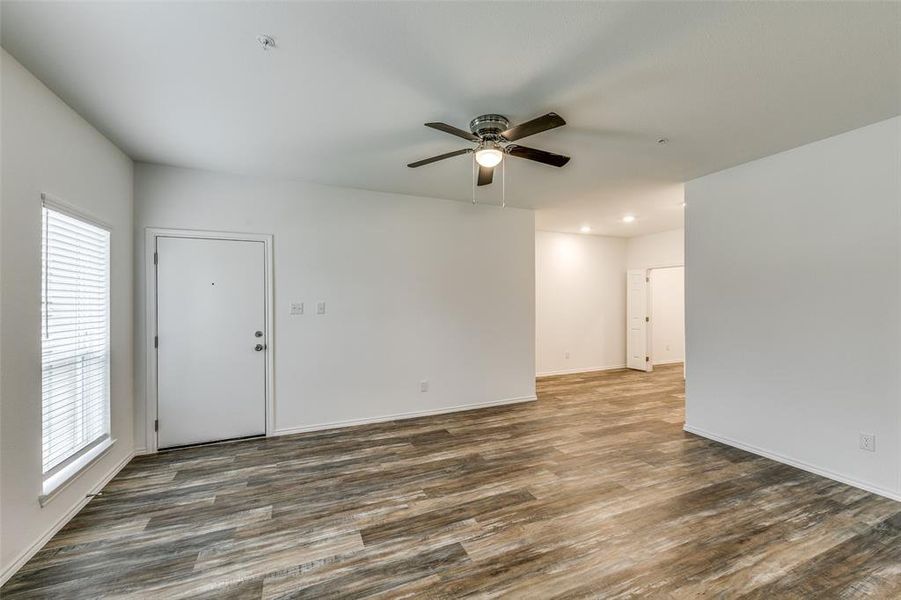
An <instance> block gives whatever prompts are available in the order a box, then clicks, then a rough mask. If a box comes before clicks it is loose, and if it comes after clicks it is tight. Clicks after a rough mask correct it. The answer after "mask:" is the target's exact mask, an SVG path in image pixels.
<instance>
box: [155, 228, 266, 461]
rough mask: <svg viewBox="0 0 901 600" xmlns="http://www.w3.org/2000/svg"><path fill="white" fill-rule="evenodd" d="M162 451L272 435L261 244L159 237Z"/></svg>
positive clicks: (160, 440) (158, 301)
mask: <svg viewBox="0 0 901 600" xmlns="http://www.w3.org/2000/svg"><path fill="white" fill-rule="evenodd" d="M156 247H157V257H156V262H157V266H156V269H157V275H156V276H157V284H156V290H157V333H158V338H157V369H158V370H157V377H158V381H157V391H158V400H157V402H158V405H157V411H158V419H159V422H158V424H157V428H158V429H157V436H158V437H157V446H158V447H159V448H170V447H173V446H182V445H186V444H198V443H202V442H211V441H217V440H227V439H233V438H239V437H247V436H252V435H260V434H264V433H265V431H266V360H267V358H266V354H267V351H266V350H267V347H266V338H265V332H266V267H265V264H266V263H265V245H264V243H263V242H261V241H243V240H221V239H203V238H185V237H162V236H161V237H158V238H157V242H156Z"/></svg>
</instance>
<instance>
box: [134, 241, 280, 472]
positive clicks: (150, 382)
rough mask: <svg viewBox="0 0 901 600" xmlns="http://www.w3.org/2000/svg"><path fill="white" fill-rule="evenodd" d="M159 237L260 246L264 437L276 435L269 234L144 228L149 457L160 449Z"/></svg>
mask: <svg viewBox="0 0 901 600" xmlns="http://www.w3.org/2000/svg"><path fill="white" fill-rule="evenodd" d="M160 237H176V238H194V239H205V240H230V241H239V242H263V261H264V266H263V276H264V278H265V285H264V293H265V295H266V297H265V298H264V300H263V307H264V312H265V316H264V319H265V324H264V327H263V328H264V330H265V332H266V345H267V351H266V353H265V355H266V356H265V360H266V367H265V383H266V390H265V395H266V403H265V404H266V406H265V411H266V415H265V419H264V422H265V424H266V437H269V436H271V435H272V432H273V431H275V391H274V385H273V383H274V381H275V359H274V356H275V354H274V353H275V336H274V335H273V333H274V327H273V318H274V315H275V311H274V304H273V296H274V293H273V268H272V246H273V239H272V235H271V234H260V233H234V232H224V231H206V230H200V229H165V228H160V227H147V228H146V229H145V230H144V282H145V286H144V287H145V289H144V354H145V369H146V371H145V374H146V375H145V378H144V380H145V386H144V415H145V423H144V431H145V439H146V440H147V449H146V452H147V453H148V454H152V453H156V452H157V451H158V448H159V444H158V433H157V431H156V429H155V427H154V424H155V423H156V420H157V419H158V418H159V394H158V376H159V371H158V368H157V349H156V348H155V347H154V338H155V337H156V335H157V295H156V265H155V263H154V260H153V258H154V253H155V252H156V241H157V238H160Z"/></svg>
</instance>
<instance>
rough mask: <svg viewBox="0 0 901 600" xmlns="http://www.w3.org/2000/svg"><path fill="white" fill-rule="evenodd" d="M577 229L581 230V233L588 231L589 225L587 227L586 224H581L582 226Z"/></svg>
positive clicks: (589, 229) (589, 230)
mask: <svg viewBox="0 0 901 600" xmlns="http://www.w3.org/2000/svg"><path fill="white" fill-rule="evenodd" d="M579 231H581V232H582V233H590V232H591V227H589V226H588V225H582V227H581V228H580V229H579Z"/></svg>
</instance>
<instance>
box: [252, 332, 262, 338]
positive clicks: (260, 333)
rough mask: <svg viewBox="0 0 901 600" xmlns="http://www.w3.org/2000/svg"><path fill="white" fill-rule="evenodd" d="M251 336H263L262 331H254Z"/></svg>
mask: <svg viewBox="0 0 901 600" xmlns="http://www.w3.org/2000/svg"><path fill="white" fill-rule="evenodd" d="M253 337H263V332H262V331H254V332H253Z"/></svg>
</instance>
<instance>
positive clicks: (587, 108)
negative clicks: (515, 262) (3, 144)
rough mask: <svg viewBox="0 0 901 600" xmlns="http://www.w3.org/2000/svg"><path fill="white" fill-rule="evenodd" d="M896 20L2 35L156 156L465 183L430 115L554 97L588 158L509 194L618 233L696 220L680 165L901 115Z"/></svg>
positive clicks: (631, 19)
mask: <svg viewBox="0 0 901 600" xmlns="http://www.w3.org/2000/svg"><path fill="white" fill-rule="evenodd" d="M261 33H265V34H270V35H272V36H274V37H275V38H276V39H277V43H278V48H277V49H276V50H273V51H269V52H265V51H263V50H262V49H261V48H260V46H259V45H258V44H257V42H256V39H255V38H256V36H257V34H261ZM899 38H901V4H899V3H892V2H888V3H881V4H880V3H868V2H864V3H853V2H852V3H848V4H841V3H813V2H811V3H764V2H759V3H742V2H724V3H713V2H687V3H682V2H664V3H637V2H623V3H616V2H605V3H566V4H563V3H552V2H548V3H515V4H514V3H477V4H476V3H426V2H417V3H398V2H390V3H387V2H386V3H375V2H369V3H336V2H329V3H309V2H303V3H300V2H298V3H290V2H282V3H268V2H244V3H225V2H216V3H206V2H190V3H189V2H179V3H162V2H149V3H135V2H117V3H81V2H68V3H42V2H13V1H4V2H3V6H2V44H3V47H4V48H6V49H7V50H8V51H9V52H10V53H11V54H13V55H14V56H15V57H16V58H17V59H19V60H20V61H21V62H22V63H23V64H24V65H25V66H26V67H27V68H28V69H30V70H31V71H32V72H33V73H35V74H36V75H37V76H38V77H39V78H41V79H42V80H43V81H44V82H45V83H46V84H47V85H48V86H49V87H51V88H52V89H53V90H54V91H55V92H56V93H57V94H59V95H60V96H61V97H62V98H63V99H64V100H66V101H67V102H68V103H69V104H70V105H71V106H73V107H74V108H75V109H76V110H78V111H79V112H80V113H81V114H82V115H84V116H85V117H86V118H87V119H88V120H89V121H91V122H92V123H93V124H95V125H96V126H97V127H98V128H99V129H101V130H102V131H103V132H104V133H106V134H107V135H108V136H109V137H110V138H111V139H112V140H113V141H114V142H116V143H117V144H119V145H120V147H122V148H123V149H124V150H125V151H126V152H127V153H129V154H130V155H131V156H132V157H134V158H135V159H137V160H143V161H152V162H159V163H165V164H174V165H180V166H187V167H198V168H204V169H213V170H220V171H229V172H236V173H246V174H255V175H274V176H279V177H289V178H297V179H304V180H310V181H316V182H320V183H327V184H335V185H342V186H351V187H359V188H366V189H372V190H382V191H390V192H400V193H406V194H416V195H423V196H435V197H442V198H452V199H459V200H468V199H470V198H471V194H472V185H471V176H472V175H471V174H472V171H471V162H470V160H469V159H468V158H467V157H458V158H456V159H450V160H447V161H444V162H441V163H436V164H433V165H430V166H425V167H421V168H419V169H416V170H413V169H408V168H407V167H406V166H405V165H406V163H408V162H410V161H412V160H416V159H420V158H424V157H427V156H431V155H434V154H440V153H443V152H447V151H450V150H454V149H458V148H462V147H465V146H466V142H464V141H463V140H458V139H456V138H454V137H452V136H449V135H446V134H443V133H440V132H438V131H434V130H430V129H427V128H425V127H423V126H422V123H424V122H426V121H446V122H448V123H451V124H454V125H457V126H458V127H463V128H466V126H467V124H468V122H469V120H470V119H471V118H472V117H474V116H476V115H479V114H482V113H487V112H499V113H501V114H504V115H506V116H507V117H509V118H510V119H511V120H513V121H523V120H526V119H528V118H531V117H534V116H537V115H540V114H543V113H545V112H548V111H555V112H558V113H559V114H561V115H562V116H563V117H564V118H565V119H566V120H567V121H568V124H567V125H566V126H565V127H563V128H560V129H557V130H553V131H549V132H545V133H542V134H539V135H536V136H534V137H531V138H528V139H527V140H523V141H522V142H521V143H523V144H524V145H529V146H534V147H538V148H543V149H546V150H550V151H554V152H558V153H564V154H568V155H571V156H572V157H573V159H572V161H571V162H570V164H569V165H567V166H566V167H564V168H562V169H554V168H552V167H547V166H544V165H540V164H537V163H530V162H527V161H523V160H516V159H510V160H509V161H508V163H509V170H508V172H507V177H506V183H507V198H508V202H509V203H510V204H513V205H515V206H523V207H533V208H536V209H537V210H538V212H537V225H538V227H539V228H542V229H551V230H558V231H577V230H578V229H579V227H580V226H581V225H583V224H588V225H590V226H591V227H592V230H593V232H594V233H604V234H613V235H634V234H644V233H651V232H654V231H661V230H665V229H672V228H676V227H680V226H681V224H682V208H681V201H682V186H681V182H683V181H687V180H690V179H692V178H695V177H698V176H700V175H704V174H706V173H710V172H713V171H717V170H720V169H723V168H725V167H729V166H732V165H736V164H739V163H742V162H746V161H748V160H752V159H754V158H757V157H760V156H765V155H767V154H772V153H774V152H778V151H781V150H785V149H788V148H792V147H795V146H798V145H801V144H804V143H807V142H810V141H813V140H816V139H821V138H824V137H828V136H830V135H833V134H836V133H840V132H842V131H847V130H849V129H853V128H855V127H859V126H862V125H865V124H868V123H872V122H876V121H879V120H882V119H885V118H888V117H891V116H894V115H897V114H899V113H901V41H899ZM661 137H665V138H669V140H670V142H669V143H668V144H665V145H660V144H657V143H656V140H657V139H658V138H661ZM497 180H498V178H496V179H495V181H497ZM499 191H500V186H499V185H493V186H491V187H490V188H489V189H488V190H487V193H488V194H489V195H490V194H492V193H493V194H497V193H499ZM485 201H488V198H485ZM626 213H633V214H635V215H636V216H637V220H636V222H635V223H632V224H630V225H626V224H623V223H621V222H619V219H620V218H621V217H622V215H623V214H626Z"/></svg>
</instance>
